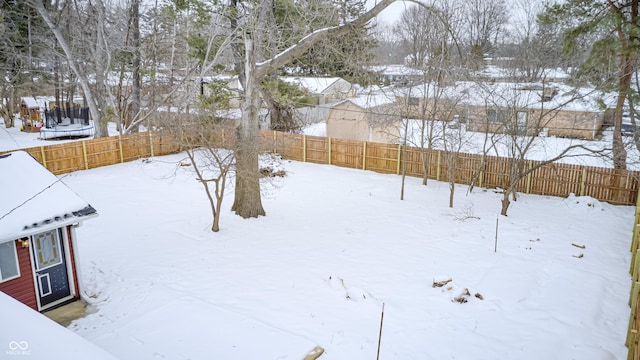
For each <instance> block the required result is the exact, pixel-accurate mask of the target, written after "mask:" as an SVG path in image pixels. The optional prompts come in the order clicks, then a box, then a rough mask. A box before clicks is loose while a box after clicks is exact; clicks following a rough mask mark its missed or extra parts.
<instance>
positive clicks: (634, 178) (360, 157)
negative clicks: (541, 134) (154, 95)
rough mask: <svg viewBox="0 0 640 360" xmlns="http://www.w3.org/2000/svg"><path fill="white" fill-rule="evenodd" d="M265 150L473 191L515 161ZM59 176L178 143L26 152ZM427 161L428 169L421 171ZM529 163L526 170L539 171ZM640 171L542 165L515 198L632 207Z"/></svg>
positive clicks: (168, 137)
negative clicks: (451, 179) (573, 198)
mask: <svg viewBox="0 0 640 360" xmlns="http://www.w3.org/2000/svg"><path fill="white" fill-rule="evenodd" d="M222 134H223V135H222V138H224V139H226V140H225V141H224V142H225V143H227V144H230V143H233V131H228V132H222ZM260 149H261V150H262V151H266V152H273V153H279V154H280V155H282V156H283V157H285V158H288V159H292V160H298V161H303V162H312V163H317V164H331V165H337V166H342V167H348V168H354V169H363V170H372V171H376V172H380V173H387V174H400V173H401V172H402V171H403V167H406V174H407V175H409V176H417V177H422V176H423V174H424V172H425V168H428V178H429V179H435V180H442V181H448V176H449V167H450V166H452V165H453V164H455V182H456V183H458V184H471V183H474V184H475V185H477V186H479V187H485V188H495V187H497V188H505V187H507V186H509V179H508V171H509V168H510V166H511V162H512V161H513V160H511V159H508V158H500V157H494V156H481V155H474V154H464V153H459V154H455V157H454V158H453V159H451V158H448V157H447V154H446V153H445V152H443V151H441V150H432V151H428V152H427V151H423V150H421V149H419V148H415V147H408V146H407V147H404V146H401V145H395V144H381V143H372V142H362V141H353V140H341V139H333V138H326V137H319V136H307V135H301V134H291V133H282V132H276V131H261V132H260ZM24 150H25V151H27V152H28V153H30V154H31V155H32V156H33V157H34V158H36V159H37V160H38V161H39V162H40V163H42V164H43V165H44V166H45V167H46V168H47V169H49V170H50V171H51V172H53V173H54V174H56V175H58V174H63V173H67V172H71V171H75V170H82V169H91V168H95V167H99V166H106V165H112V164H117V163H122V162H125V161H131V160H135V159H139V158H143V157H149V156H159V155H167V154H172V153H176V152H178V151H180V150H181V148H180V142H179V141H178V140H177V138H176V137H174V136H172V134H171V133H169V132H143V133H137V134H129V135H122V136H111V137H106V138H98V139H88V140H82V141H77V142H69V143H63V144H56V145H49V146H39V147H33V148H28V149H24ZM422 159H425V160H428V161H425V162H424V164H427V166H425V165H423V161H422ZM538 164H539V162H537V161H532V160H531V161H526V162H525V163H524V164H522V165H523V166H527V167H530V168H531V167H534V166H537V165H538ZM639 175H640V173H639V172H637V171H626V170H615V169H607V168H597V167H589V166H581V165H571V164H561V163H553V164H547V165H544V166H542V167H540V168H538V169H536V170H535V171H533V172H531V173H530V174H529V175H528V176H526V177H525V178H524V179H521V181H520V182H519V183H518V186H517V189H516V191H518V192H522V193H527V194H539V195H551V196H560V197H566V196H568V195H569V194H571V193H573V194H575V195H579V196H591V197H593V198H595V199H598V200H600V201H606V202H609V203H612V204H619V205H635V204H636V198H637V196H638V177H639Z"/></svg>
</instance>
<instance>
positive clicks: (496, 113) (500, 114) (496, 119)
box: [487, 109, 506, 124]
mask: <svg viewBox="0 0 640 360" xmlns="http://www.w3.org/2000/svg"><path fill="white" fill-rule="evenodd" d="M505 118H506V116H505V111H504V110H495V109H489V110H487V119H489V122H492V123H497V124H504V121H505Z"/></svg>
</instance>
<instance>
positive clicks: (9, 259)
mask: <svg viewBox="0 0 640 360" xmlns="http://www.w3.org/2000/svg"><path fill="white" fill-rule="evenodd" d="M18 276H20V270H19V269H18V256H17V255H16V243H15V241H9V242H5V243H2V244H0V281H5V280H9V279H13V278H15V277H18Z"/></svg>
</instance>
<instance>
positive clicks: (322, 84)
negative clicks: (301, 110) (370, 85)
mask: <svg viewBox="0 0 640 360" xmlns="http://www.w3.org/2000/svg"><path fill="white" fill-rule="evenodd" d="M280 80H282V81H284V82H286V83H288V84H291V85H295V86H297V87H299V88H300V89H301V90H303V91H306V92H307V93H309V95H310V96H311V97H312V98H314V99H316V105H324V104H327V103H332V102H336V101H340V100H344V99H348V98H351V97H354V96H355V93H356V90H355V87H354V86H353V84H351V83H350V82H348V81H347V80H345V79H343V78H339V77H294V76H281V77H280Z"/></svg>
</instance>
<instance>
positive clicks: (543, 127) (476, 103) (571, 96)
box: [399, 82, 604, 140]
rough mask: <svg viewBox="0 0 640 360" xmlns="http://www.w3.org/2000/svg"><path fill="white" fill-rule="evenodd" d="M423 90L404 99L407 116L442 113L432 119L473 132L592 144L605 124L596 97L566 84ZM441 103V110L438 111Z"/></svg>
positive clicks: (460, 84) (501, 84) (495, 84)
mask: <svg viewBox="0 0 640 360" xmlns="http://www.w3.org/2000/svg"><path fill="white" fill-rule="evenodd" d="M420 90H421V87H420V86H416V87H412V88H411V92H408V91H407V94H408V95H405V96H400V97H399V101H400V102H401V104H403V106H402V108H403V109H405V111H406V113H405V114H404V116H406V117H409V118H419V115H420V112H421V111H422V113H426V114H434V113H437V115H430V118H438V120H445V121H448V120H453V119H454V118H458V119H460V121H462V122H466V123H467V130H469V131H476V132H490V133H510V134H515V135H531V136H537V135H540V134H544V135H549V136H559V137H569V138H580V139H587V140H592V139H594V138H595V137H596V135H597V134H598V132H599V131H600V129H601V127H602V124H603V119H604V117H603V112H602V111H601V110H600V108H599V107H598V106H599V105H598V104H599V101H598V98H597V97H596V96H595V94H594V93H593V91H589V90H585V89H574V88H572V87H569V86H566V85H563V84H540V83H538V84H535V83H509V82H493V83H470V82H458V83H456V84H454V85H452V86H447V87H443V88H431V89H429V91H427V92H421V91H420ZM434 94H438V95H437V96H436V95H434ZM435 103H437V104H438V109H437V110H433V108H432V104H435ZM424 109H427V110H426V111H425V110H424Z"/></svg>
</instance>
